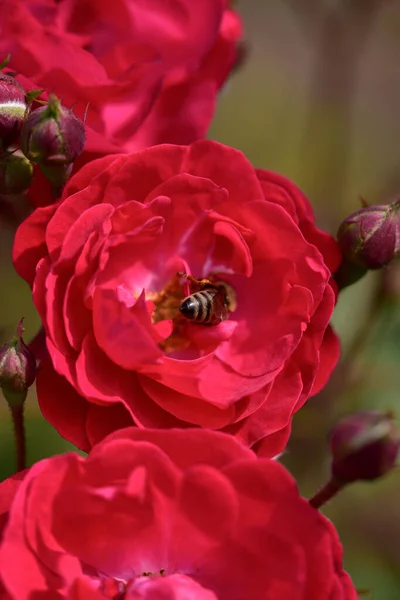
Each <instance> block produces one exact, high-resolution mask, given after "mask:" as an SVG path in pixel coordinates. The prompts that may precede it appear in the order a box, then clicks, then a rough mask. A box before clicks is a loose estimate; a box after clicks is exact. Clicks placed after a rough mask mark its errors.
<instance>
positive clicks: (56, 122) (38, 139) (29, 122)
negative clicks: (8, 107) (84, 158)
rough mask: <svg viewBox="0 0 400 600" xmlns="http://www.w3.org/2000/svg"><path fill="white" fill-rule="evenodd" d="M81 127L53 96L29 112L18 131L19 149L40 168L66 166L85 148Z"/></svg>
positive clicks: (83, 127) (83, 132)
mask: <svg viewBox="0 0 400 600" xmlns="http://www.w3.org/2000/svg"><path fill="white" fill-rule="evenodd" d="M85 139H86V136H85V126H84V124H83V122H82V121H81V120H80V119H78V117H76V116H75V115H74V114H73V113H72V112H71V110H69V109H68V108H65V107H64V106H61V103H60V101H59V100H58V98H56V97H55V96H50V98H49V101H48V104H47V105H46V106H42V107H40V108H37V109H36V110H34V111H32V112H31V113H30V115H29V116H28V118H27V119H26V120H25V122H24V124H23V127H22V131H21V150H22V152H23V153H24V154H25V156H26V157H27V158H29V160H31V161H32V162H34V163H36V164H38V165H39V166H40V167H50V166H54V165H70V164H71V163H73V162H74V160H75V159H76V158H77V157H78V156H79V155H80V154H81V152H82V150H83V147H84V145H85Z"/></svg>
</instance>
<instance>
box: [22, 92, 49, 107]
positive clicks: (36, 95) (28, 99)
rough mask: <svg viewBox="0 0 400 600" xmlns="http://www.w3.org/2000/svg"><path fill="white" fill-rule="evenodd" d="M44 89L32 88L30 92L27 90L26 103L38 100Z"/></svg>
mask: <svg viewBox="0 0 400 600" xmlns="http://www.w3.org/2000/svg"><path fill="white" fill-rule="evenodd" d="M44 91H45V90H31V91H30V92H27V93H26V95H25V101H26V103H27V104H30V103H31V102H33V101H34V100H36V98H39V96H40V94H43V92H44Z"/></svg>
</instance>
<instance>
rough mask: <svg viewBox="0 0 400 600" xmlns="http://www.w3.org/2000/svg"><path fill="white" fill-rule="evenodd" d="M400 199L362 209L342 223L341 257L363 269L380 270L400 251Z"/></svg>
mask: <svg viewBox="0 0 400 600" xmlns="http://www.w3.org/2000/svg"><path fill="white" fill-rule="evenodd" d="M399 210H400V200H397V201H396V202H393V203H392V204H388V205H379V206H365V207H364V208H361V209H360V210H357V211H356V212H355V213H353V214H351V215H349V216H348V217H347V218H346V219H345V220H344V221H343V223H342V224H341V226H340V228H339V231H338V234H337V238H338V242H339V246H340V248H341V250H342V253H343V255H344V257H345V258H346V259H347V260H348V261H350V262H352V263H354V264H355V265H358V266H359V267H363V268H365V269H380V268H381V267H384V266H385V265H387V264H389V263H390V262H391V261H392V260H393V258H395V257H396V256H397V254H398V252H399V248H400V216H399V215H398V212H399Z"/></svg>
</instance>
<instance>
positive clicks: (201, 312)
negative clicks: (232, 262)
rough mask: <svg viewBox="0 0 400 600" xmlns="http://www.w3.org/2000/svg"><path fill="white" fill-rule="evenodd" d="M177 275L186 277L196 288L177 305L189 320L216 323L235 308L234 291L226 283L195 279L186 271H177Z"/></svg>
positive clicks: (209, 323)
mask: <svg viewBox="0 0 400 600" xmlns="http://www.w3.org/2000/svg"><path fill="white" fill-rule="evenodd" d="M177 275H178V277H186V279H187V280H188V281H190V282H191V283H192V284H194V285H195V287H196V288H197V290H196V291H194V292H193V293H192V294H190V295H189V296H186V298H184V299H183V300H182V302H181V304H180V306H179V310H180V312H181V314H182V315H183V316H184V317H185V318H186V319H189V321H193V322H195V323H197V324H199V325H218V324H219V323H221V321H225V319H226V318H227V317H228V314H229V313H230V312H232V311H233V310H235V308H236V301H235V296H234V291H233V289H232V288H231V286H230V285H228V284H227V283H225V282H223V281H215V282H212V281H210V280H209V279H196V278H195V277H192V276H191V275H187V274H186V273H177Z"/></svg>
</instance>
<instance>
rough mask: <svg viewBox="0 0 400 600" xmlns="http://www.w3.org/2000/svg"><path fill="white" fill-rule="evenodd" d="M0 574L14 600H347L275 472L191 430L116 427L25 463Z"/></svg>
mask: <svg viewBox="0 0 400 600" xmlns="http://www.w3.org/2000/svg"><path fill="white" fill-rule="evenodd" d="M2 486H4V484H2ZM2 486H0V500H1V492H2ZM0 576H1V578H2V579H3V584H4V586H5V588H6V589H7V590H8V592H9V593H10V595H11V597H12V598H15V600H28V599H29V600H30V599H33V598H36V597H42V596H43V598H47V597H48V598H58V599H60V600H61V599H62V598H70V599H74V600H81V599H82V600H84V599H93V600H94V599H96V598H98V599H99V600H100V599H103V600H104V599H105V598H110V599H111V598H114V599H115V598H117V597H118V598H122V597H123V598H126V599H127V600H128V599H132V600H133V599H139V598H146V599H148V600H151V599H154V598H166V599H167V598H168V599H171V600H187V599H188V598H193V600H242V599H246V600H262V599H265V600H267V599H272V598H273V600H288V599H289V598H290V599H291V600H296V599H300V598H302V599H303V598H307V600H353V599H356V598H357V595H356V592H355V590H354V588H353V586H352V583H351V581H350V578H349V576H348V575H347V574H346V573H345V572H344V571H343V569H342V549H341V546H340V543H339V540H338V537H337V534H336V532H335V529H334V527H333V525H332V524H331V523H330V522H329V521H328V520H327V519H326V518H325V517H323V516H322V515H321V514H320V513H319V512H318V511H316V510H315V509H314V508H312V507H311V506H310V505H309V504H308V502H307V501H306V500H304V499H302V498H301V497H299V494H298V491H297V487H296V484H295V482H294V480H293V479H292V477H291V476H290V475H289V474H288V473H287V472H286V470H285V469H284V468H283V467H282V465H280V464H279V463H278V462H276V461H273V460H269V459H257V457H256V455H255V454H254V453H253V452H252V451H251V450H248V449H246V448H244V447H243V446H242V445H240V444H239V443H238V442H236V441H235V440H234V439H233V438H232V437H230V436H227V435H224V434H221V433H219V432H212V431H207V430H203V431H202V430H196V429H188V430H177V429H175V430H170V431H163V430H147V431H142V430H139V429H137V428H130V429H125V430H122V431H118V432H116V433H115V434H112V435H111V436H110V437H108V438H107V439H106V440H104V441H103V442H102V443H101V444H99V445H98V446H96V447H95V448H94V449H93V450H92V451H91V454H90V455H89V457H88V458H87V459H86V458H82V457H81V456H79V455H77V454H75V453H69V454H64V455H62V456H56V457H53V458H50V459H47V460H43V461H41V462H39V463H37V464H36V465H34V466H33V467H32V469H31V470H30V472H29V474H28V475H27V476H26V478H25V480H24V481H23V483H22V484H21V487H20V489H19V491H18V493H17V495H16V497H15V500H14V502H13V504H12V506H11V509H10V517H9V521H8V525H7V527H6V529H5V531H4V536H3V542H2V545H1V547H0ZM118 593H119V594H120V595H118Z"/></svg>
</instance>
